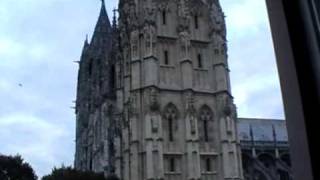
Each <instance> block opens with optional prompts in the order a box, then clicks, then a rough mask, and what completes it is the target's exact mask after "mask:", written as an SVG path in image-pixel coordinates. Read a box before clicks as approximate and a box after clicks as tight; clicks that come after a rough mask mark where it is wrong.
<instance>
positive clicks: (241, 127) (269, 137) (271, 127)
mask: <svg viewBox="0 0 320 180" xmlns="http://www.w3.org/2000/svg"><path fill="white" fill-rule="evenodd" d="M237 124H238V137H239V138H240V140H241V141H251V140H252V137H251V133H252V136H253V140H254V141H274V139H276V140H277V141H278V142H287V141H288V134H287V128H286V122H285V121H284V120H275V119H251V118H238V121H237ZM250 126H251V129H252V132H250Z"/></svg>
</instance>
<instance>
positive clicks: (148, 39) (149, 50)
mask: <svg viewBox="0 0 320 180" xmlns="http://www.w3.org/2000/svg"><path fill="white" fill-rule="evenodd" d="M144 34H145V51H146V56H151V55H153V54H154V49H155V47H154V46H155V43H156V38H157V36H156V29H155V27H154V26H153V25H147V26H145V28H144Z"/></svg>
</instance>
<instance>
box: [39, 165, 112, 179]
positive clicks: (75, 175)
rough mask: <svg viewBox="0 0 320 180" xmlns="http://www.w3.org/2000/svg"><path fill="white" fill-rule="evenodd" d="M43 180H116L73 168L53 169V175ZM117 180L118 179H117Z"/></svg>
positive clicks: (101, 174)
mask: <svg viewBox="0 0 320 180" xmlns="http://www.w3.org/2000/svg"><path fill="white" fill-rule="evenodd" d="M42 180H114V179H108V178H107V179H105V177H104V174H103V173H94V172H88V171H78V170H75V169H73V168H71V167H64V166H62V167H61V168H53V170H52V172H51V174H49V175H47V176H44V177H42ZM115 180H117V179H115Z"/></svg>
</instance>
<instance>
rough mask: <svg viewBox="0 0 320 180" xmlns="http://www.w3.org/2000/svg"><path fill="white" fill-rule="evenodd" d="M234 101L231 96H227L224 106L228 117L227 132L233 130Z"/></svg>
mask: <svg viewBox="0 0 320 180" xmlns="http://www.w3.org/2000/svg"><path fill="white" fill-rule="evenodd" d="M232 108H233V106H232V102H231V100H230V98H226V99H225V107H224V110H223V111H224V114H225V118H226V129H227V132H228V133H230V132H232V127H231V126H232Z"/></svg>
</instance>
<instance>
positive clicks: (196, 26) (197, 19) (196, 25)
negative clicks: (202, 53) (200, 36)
mask: <svg viewBox="0 0 320 180" xmlns="http://www.w3.org/2000/svg"><path fill="white" fill-rule="evenodd" d="M194 28H196V29H198V28H199V18H198V15H195V16H194Z"/></svg>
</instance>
